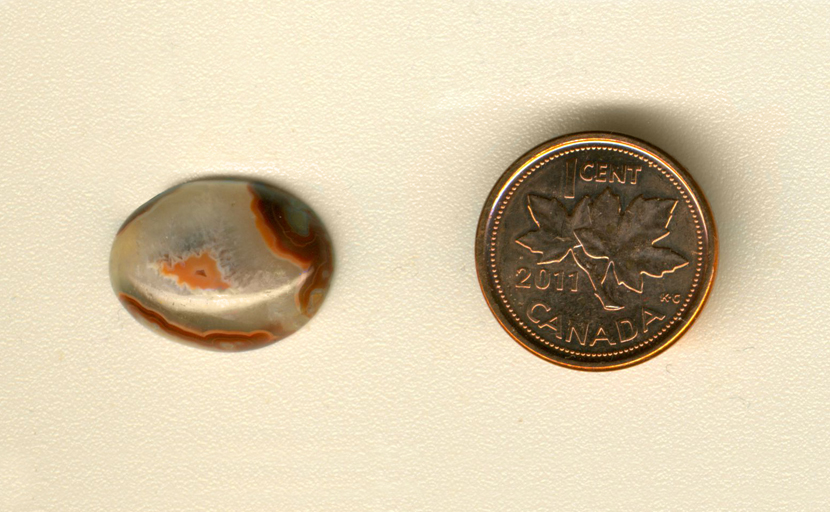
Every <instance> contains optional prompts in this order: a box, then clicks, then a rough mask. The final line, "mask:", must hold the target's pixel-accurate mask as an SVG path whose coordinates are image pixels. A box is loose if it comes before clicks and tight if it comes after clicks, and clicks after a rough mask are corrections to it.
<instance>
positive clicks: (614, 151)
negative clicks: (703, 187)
mask: <svg viewBox="0 0 830 512" xmlns="http://www.w3.org/2000/svg"><path fill="white" fill-rule="evenodd" d="M717 250H718V249H717V234H716V232H715V224H714V221H713V219H712V214H711V212H710V210H709V206H708V204H707V203H706V199H705V198H704V196H703V194H702V192H701V191H700V189H699V188H698V186H697V184H695V182H694V180H693V179H692V178H691V176H689V174H688V173H687V172H686V171H685V170H684V169H683V168H682V167H681V166H680V164H678V163H677V162H676V161H675V160H674V159H672V158H671V157H670V156H669V155H667V154H666V153H664V152H663V151H661V150H659V149H657V148H655V147H653V146H651V145H649V144H646V143H645V142H643V141H640V140H637V139H634V138H631V137H627V136H622V135H618V134H612V133H578V134H573V135H567V136H564V137H560V138H558V139H554V140H552V141H549V142H546V143H544V144H542V145H540V146H538V147H536V148H534V149H533V150H531V151H529V152H528V153H527V154H525V155H524V156H522V157H521V158H520V159H519V160H517V161H516V162H515V163H514V164H513V165H512V166H511V167H510V168H509V169H508V170H507V171H506V172H505V173H504V174H503V175H502V177H501V178H500V179H499V180H498V182H497V183H496V185H495V186H494V187H493V190H492V192H491V193H490V196H489V197H488V198H487V202H486V203H485V205H484V209H483V211H482V213H481V218H480V220H479V225H478V232H477V238H476V268H477V271H478V278H479V282H480V284H481V288H482V291H483V292H484V296H485V298H486V300H487V303H488V305H489V306H490V309H491V310H492V312H493V314H494V315H495V317H496V318H497V319H498V321H499V322H500V323H501V325H502V326H503V327H504V329H505V330H506V331H507V332H508V333H510V335H511V336H512V337H513V338H514V339H515V340H516V341H518V342H519V343H520V344H522V345H523V346H524V347H525V348H527V349H528V350H530V351H531V352H533V353H535V354H536V355H538V356H540V357H542V358H544V359H546V360H548V361H551V362H553V363H556V364H559V365H562V366H567V367H570V368H576V369H582V370H611V369H617V368H623V367H626V366H631V365H633V364H637V363H639V362H642V361H644V360H646V359H648V358H650V357H652V356H654V355H655V354H658V353H659V352H661V351H663V350H665V349H666V348H667V347H668V346H670V345H671V344H672V343H674V342H675V341H677V339H678V338H680V336H682V335H683V333H684V332H686V330H687V329H688V328H689V326H690V325H691V324H692V322H693V321H694V320H695V318H696V317H697V315H698V314H699V313H700V311H701V308H702V307H703V305H704V303H705V301H706V298H707V296H708V295H709V292H710V290H711V289H712V283H713V280H714V277H715V269H716V267H717Z"/></svg>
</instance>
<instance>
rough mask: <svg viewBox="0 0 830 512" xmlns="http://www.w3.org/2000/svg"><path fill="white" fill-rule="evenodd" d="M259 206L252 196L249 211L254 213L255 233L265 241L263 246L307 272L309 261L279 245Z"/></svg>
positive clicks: (257, 200)
mask: <svg viewBox="0 0 830 512" xmlns="http://www.w3.org/2000/svg"><path fill="white" fill-rule="evenodd" d="M260 204H261V201H260V199H259V198H257V196H256V195H254V199H253V201H251V211H252V212H254V216H255V217H256V228H257V231H259V234H260V235H261V236H262V238H263V240H265V244H266V245H267V246H268V247H269V248H270V249H271V251H273V252H274V254H276V255H277V256H279V257H281V258H285V259H287V260H288V261H290V262H291V263H293V264H295V265H297V266H298V267H300V268H301V269H302V270H308V267H309V266H311V260H306V259H303V258H302V257H300V256H299V255H298V254H297V253H295V252H293V251H292V250H291V249H290V248H287V247H285V246H284V245H283V244H282V243H280V239H279V238H278V237H277V235H276V234H275V233H274V230H273V229H271V225H270V224H269V223H268V221H267V220H265V216H264V215H263V214H262V210H261V208H260Z"/></svg>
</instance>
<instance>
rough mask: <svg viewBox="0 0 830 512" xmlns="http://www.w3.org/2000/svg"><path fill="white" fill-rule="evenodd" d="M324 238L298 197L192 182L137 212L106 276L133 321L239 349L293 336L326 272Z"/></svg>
mask: <svg viewBox="0 0 830 512" xmlns="http://www.w3.org/2000/svg"><path fill="white" fill-rule="evenodd" d="M332 256H333V255H332V249H331V241H330V239H329V236H328V233H327V232H326V229H325V227H324V226H323V224H322V222H320V219H319V218H318V217H317V216H316V215H315V214H314V212H313V211H312V210H311V209H310V208H309V207H308V206H307V205H306V204H305V203H303V202H302V201H300V200H299V199H297V198H296V197H294V196H292V195H290V194H288V193H286V192H284V191H282V190H279V189H277V188H274V187H272V186H270V185H266V184H263V183H259V182H251V181H244V180H234V179H211V180H199V181H191V182H188V183H185V184H183V185H179V186H177V187H173V188H171V189H169V190H167V191H165V192H163V193H161V194H159V195H158V196H156V197H154V198H153V199H152V200H150V201H149V202H147V203H145V204H144V205H142V206H141V207H139V208H138V209H137V210H136V211H135V212H134V213H133V214H132V215H131V216H130V217H129V218H128V219H127V220H126V222H124V225H123V226H121V229H120V230H119V231H118V235H117V236H116V237H115V241H114V242H113V245H112V252H111V254H110V278H111V279H112V286H113V289H114V290H115V293H116V295H117V296H118V298H119V300H120V301H121V303H122V304H123V305H124V307H126V308H127V310H128V311H129V312H130V313H131V314H132V315H133V316H134V317H135V318H136V319H138V320H139V321H140V322H141V323H143V324H144V325H147V326H148V327H150V328H152V329H154V330H157V331H159V332H161V333H162V334H164V335H166V336H168V337H170V338H173V339H175V340H177V341H181V342H184V343H187V344H190V345H196V346H200V347H205V348H210V349H214V350H225V351H237V350H248V349H253V348H259V347H262V346H264V345H268V344H270V343H273V342H275V341H277V340H280V339H282V338H285V337H286V336H288V335H290V334H292V333H293V332H295V331H297V329H299V328H300V327H302V326H303V324H305V323H306V322H307V321H308V320H309V319H310V318H311V317H312V316H313V315H314V313H315V312H316V311H317V309H318V308H319V307H320V304H321V303H322V302H323V298H324V297H325V294H326V291H327V290H328V286H329V280H330V279H331V274H332V265H333V257H332Z"/></svg>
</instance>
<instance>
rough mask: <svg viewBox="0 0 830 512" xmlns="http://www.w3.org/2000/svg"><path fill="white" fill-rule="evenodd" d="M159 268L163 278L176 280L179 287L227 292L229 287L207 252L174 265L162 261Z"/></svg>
mask: <svg viewBox="0 0 830 512" xmlns="http://www.w3.org/2000/svg"><path fill="white" fill-rule="evenodd" d="M159 268H160V270H161V273H162V274H164V275H165V276H167V277H171V278H173V279H176V282H177V283H178V284H179V286H188V287H190V288H198V289H200V290H227V289H228V288H230V286H231V284H230V283H228V282H226V281H225V280H224V276H223V275H222V270H220V269H219V265H218V264H217V263H216V260H215V259H214V258H213V256H211V254H210V252H209V251H205V252H202V253H200V254H197V255H193V256H190V257H189V258H187V259H186V260H183V261H180V262H178V263H176V264H175V265H170V263H169V262H167V261H162V262H160V265H159Z"/></svg>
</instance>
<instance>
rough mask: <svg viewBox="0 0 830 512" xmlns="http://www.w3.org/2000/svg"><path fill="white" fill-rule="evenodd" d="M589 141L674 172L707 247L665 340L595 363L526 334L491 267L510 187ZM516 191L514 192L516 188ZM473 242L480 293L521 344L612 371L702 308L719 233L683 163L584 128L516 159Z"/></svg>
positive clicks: (669, 340)
mask: <svg viewBox="0 0 830 512" xmlns="http://www.w3.org/2000/svg"><path fill="white" fill-rule="evenodd" d="M586 146H588V147H594V148H596V147H599V148H602V149H605V147H606V146H613V147H615V148H619V149H621V150H623V151H624V152H631V153H632V154H636V155H639V156H640V158H644V159H649V160H650V161H651V162H653V163H649V165H653V166H654V167H658V168H660V169H661V170H662V171H663V173H664V174H665V175H666V176H670V178H669V179H670V180H671V182H672V183H674V184H675V186H677V187H678V189H679V190H682V191H685V194H684V193H683V192H681V195H682V196H683V198H684V199H685V200H686V202H687V203H689V204H690V205H691V204H694V206H695V208H696V209H697V211H698V213H699V215H700V222H699V225H697V224H696V227H697V228H698V229H697V233H698V237H699V238H698V247H704V250H703V251H701V252H699V254H698V255H697V260H698V266H697V269H696V271H697V274H696V275H699V279H698V278H696V282H697V281H699V284H698V285H697V289H696V290H694V288H693V293H692V294H691V295H690V297H689V299H688V300H687V305H686V306H687V307H685V308H684V309H683V310H681V311H682V315H677V316H675V317H673V318H672V321H671V323H672V324H674V325H673V328H672V329H667V336H666V337H665V339H661V340H660V341H658V342H654V343H651V346H650V347H646V349H645V350H641V351H634V352H633V353H632V355H631V356H629V357H623V358H620V359H610V360H608V361H599V362H596V363H595V362H591V363H588V362H584V361H574V360H569V359H567V358H564V357H558V356H557V355H556V354H554V353H551V352H548V353H546V352H545V351H543V350H541V349H540V348H539V347H538V346H537V345H535V344H534V343H533V342H531V341H530V340H529V339H528V337H527V334H525V333H524V332H523V331H522V330H520V329H519V328H518V327H517V325H516V322H515V320H513V319H511V318H510V317H509V316H508V314H507V311H506V309H505V306H506V299H505V300H503V301H501V300H500V299H499V294H498V293H497V289H499V288H500V285H499V284H498V278H497V277H496V276H495V272H494V271H493V270H494V269H495V268H496V266H497V261H496V259H495V257H494V254H495V253H492V254H491V243H490V242H491V241H493V243H494V244H495V235H494V234H493V228H494V227H497V226H498V219H497V216H498V215H499V209H500V208H501V209H502V211H503V210H504V206H505V202H506V201H508V200H509V199H510V196H512V192H511V187H518V185H519V184H520V183H521V180H522V177H523V176H525V174H526V173H527V172H528V170H529V169H532V168H533V166H534V164H538V163H539V162H541V161H543V160H544V159H545V158H546V157H550V156H551V155H556V154H557V153H561V152H563V151H567V150H568V149H570V148H577V147H586ZM554 158H555V157H554ZM537 167H538V166H537ZM517 181H518V182H519V183H518V184H517ZM681 187H682V188H681ZM512 190H514V191H515V188H513V189H512ZM696 222H697V221H696ZM475 245H476V247H475V252H476V254H475V257H476V271H477V274H478V279H479V284H480V286H481V290H482V293H483V294H484V297H485V300H486V302H487V305H488V307H489V308H490V310H491V312H492V313H493V315H494V316H495V317H496V319H497V320H498V322H499V323H500V324H501V326H502V327H503V328H504V330H505V331H507V333H508V334H510V336H511V337H512V338H513V339H514V340H515V341H517V342H518V343H519V344H520V345H521V346H523V347H524V348H526V349H527V350H529V351H530V352H531V353H533V354H535V355H537V356H539V357H540V358H542V359H544V360H546V361H549V362H551V363H554V364H557V365H560V366H564V367H567V368H572V369H577V370H585V371H608V370H617V369H622V368H627V367H630V366H633V365H636V364H639V363H642V362H644V361H647V360H649V359H651V358H652V357H654V356H656V355H657V354H660V353H662V352H663V351H664V350H666V349H667V348H668V347H670V346H671V345H673V344H674V343H675V342H676V341H677V340H678V339H679V338H680V337H681V336H683V334H685V333H686V332H687V331H688V329H689V327H690V326H691V325H692V323H694V321H695V320H696V319H697V317H698V316H699V314H700V312H701V310H702V309H703V306H704V305H705V303H706V301H707V299H708V298H709V295H710V292H711V290H712V285H713V283H714V279H715V274H716V270H717V264H718V237H717V232H716V228H715V223H714V219H713V216H712V213H711V209H710V207H709V204H708V202H707V201H706V198H705V196H704V195H703V193H702V191H701V189H700V187H699V186H698V185H697V183H696V182H695V181H694V179H693V178H692V177H691V176H690V175H689V173H688V172H687V171H686V170H685V168H683V166H681V165H680V164H679V163H678V162H677V161H676V160H675V159H674V158H672V157H671V156H669V155H668V154H667V153H665V152H663V151H662V150H660V149H658V148H656V147H654V146H652V145H651V144H648V143H646V142H644V141H642V140H639V139H637V138H634V137H630V136H627V135H622V134H619V133H613V132H580V133H573V134H568V135H564V136H561V137H558V138H556V139H553V140H550V141H547V142H545V143H543V144H540V145H539V146H537V147H535V148H533V149H531V150H530V151H528V152H527V153H525V154H524V155H523V156H522V157H520V158H519V159H518V160H516V161H515V162H514V163H513V164H512V165H511V166H510V167H509V168H508V169H507V170H506V171H505V172H504V173H503V174H502V176H501V177H500V178H499V180H498V181H497V182H496V184H495V185H494V186H493V189H492V191H491V192H490V194H489V196H488V198H487V201H486V203H485V204H484V208H483V209H482V212H481V216H480V218H479V223H478V229H477V232H476V244H475ZM655 338H656V337H655ZM554 352H555V351H554Z"/></svg>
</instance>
